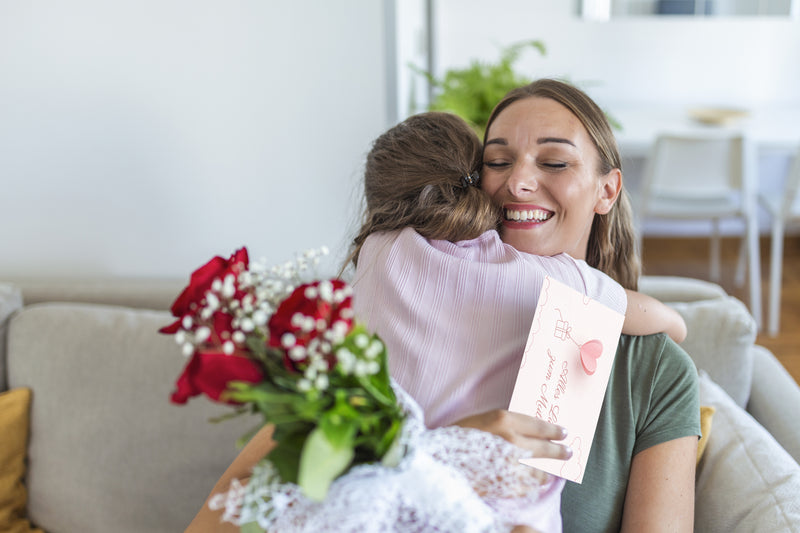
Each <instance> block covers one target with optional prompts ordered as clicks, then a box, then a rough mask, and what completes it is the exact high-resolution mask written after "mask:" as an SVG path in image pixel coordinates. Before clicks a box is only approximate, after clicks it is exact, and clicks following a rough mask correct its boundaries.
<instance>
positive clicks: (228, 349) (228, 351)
mask: <svg viewBox="0 0 800 533" xmlns="http://www.w3.org/2000/svg"><path fill="white" fill-rule="evenodd" d="M235 350H236V346H235V345H234V344H233V342H231V341H225V342H224V343H222V353H224V354H225V355H233V352H234V351H235Z"/></svg>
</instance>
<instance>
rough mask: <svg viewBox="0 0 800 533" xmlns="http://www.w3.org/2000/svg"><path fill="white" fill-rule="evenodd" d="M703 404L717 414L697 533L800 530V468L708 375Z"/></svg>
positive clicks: (699, 493)
mask: <svg viewBox="0 0 800 533" xmlns="http://www.w3.org/2000/svg"><path fill="white" fill-rule="evenodd" d="M700 403H701V404H702V405H710V406H712V407H714V409H715V410H716V412H715V413H714V431H713V432H712V433H711V434H710V435H709V438H708V443H707V445H706V449H705V453H704V454H703V458H702V459H701V460H700V464H699V465H698V469H697V484H696V492H695V531H707V532H714V531H720V532H721V531H724V532H726V533H738V532H745V531H771V532H773V531H774V532H778V531H786V532H789V531H797V527H798V524H800V498H798V497H797V495H798V494H800V466H799V465H798V464H797V463H796V462H795V460H794V459H792V457H791V456H790V455H789V453H788V452H787V451H786V450H784V449H783V448H781V446H780V444H778V442H777V441H776V440H775V439H774V438H773V437H772V435H770V434H769V433H768V432H767V430H765V429H764V428H763V427H762V426H761V425H760V424H759V423H758V422H756V420H755V419H754V418H753V417H751V416H750V415H749V414H748V413H747V412H746V411H744V410H743V409H742V408H740V407H739V406H738V405H736V402H734V401H733V399H731V397H730V396H728V395H727V394H726V393H725V391H723V390H722V388H721V387H720V386H719V385H717V384H716V383H714V381H712V380H711V378H710V377H709V376H708V374H707V373H705V372H701V373H700Z"/></svg>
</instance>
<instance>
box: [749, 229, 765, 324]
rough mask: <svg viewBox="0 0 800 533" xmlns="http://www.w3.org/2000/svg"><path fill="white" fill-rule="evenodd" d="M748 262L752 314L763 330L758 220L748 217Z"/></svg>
mask: <svg viewBox="0 0 800 533" xmlns="http://www.w3.org/2000/svg"><path fill="white" fill-rule="evenodd" d="M747 244H748V250H747V252H748V253H747V255H748V260H749V261H748V262H749V265H748V266H749V268H748V270H749V271H750V272H749V273H750V279H749V285H750V312H751V313H752V314H753V318H755V320H756V326H757V327H758V329H759V331H760V330H761V326H762V321H761V253H760V248H759V245H758V220H757V219H756V218H755V217H748V220H747Z"/></svg>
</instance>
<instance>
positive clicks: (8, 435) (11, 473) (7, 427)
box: [0, 388, 41, 533]
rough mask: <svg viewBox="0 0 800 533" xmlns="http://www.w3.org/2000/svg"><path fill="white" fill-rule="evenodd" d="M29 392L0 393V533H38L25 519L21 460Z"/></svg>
mask: <svg viewBox="0 0 800 533" xmlns="http://www.w3.org/2000/svg"><path fill="white" fill-rule="evenodd" d="M30 403H31V391H30V389H27V388H16V389H12V390H10V391H6V392H2V393H0V435H2V436H3V438H2V439H0V531H5V532H8V533H27V532H38V533H41V530H40V529H35V528H31V525H30V522H28V519H27V518H26V508H25V506H26V503H27V499H28V494H27V492H26V490H25V485H24V479H25V458H26V455H27V447H28V409H29V407H30Z"/></svg>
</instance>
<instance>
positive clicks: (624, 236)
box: [484, 79, 641, 290]
mask: <svg viewBox="0 0 800 533" xmlns="http://www.w3.org/2000/svg"><path fill="white" fill-rule="evenodd" d="M532 97H539V98H550V99H551V100H555V101H556V102H558V103H560V104H561V105H563V106H564V107H566V108H567V109H569V110H570V111H571V112H572V114H573V115H575V116H576V117H577V118H578V120H580V121H581V123H582V124H583V127H584V128H586V131H587V132H588V133H589V137H590V138H591V139H592V142H593V143H594V146H595V148H597V152H598V154H599V155H600V158H599V161H598V167H597V171H598V173H599V175H600V176H605V175H606V174H608V173H609V172H611V170H613V169H615V168H618V169H620V171H622V160H621V158H620V155H619V149H618V148H617V141H616V139H615V138H614V134H613V133H612V131H611V127H610V126H609V124H608V119H607V118H606V115H605V113H604V112H603V110H602V109H600V107H599V106H598V105H597V104H596V103H595V102H594V101H593V100H592V99H591V98H589V96H588V95H587V94H586V93H584V92H583V91H581V90H580V89H578V88H577V87H574V86H573V85H570V84H568V83H565V82H562V81H558V80H552V79H541V80H537V81H535V82H533V83H530V84H528V85H525V86H523V87H518V88H516V89H512V90H511V91H509V92H508V94H506V96H505V97H503V99H502V100H500V102H499V103H498V104H497V106H495V108H494V110H493V111H492V114H491V115H490V116H489V121H488V122H487V124H486V132H487V135H488V132H489V128H490V127H491V125H492V123H493V122H494V120H495V119H496V118H497V116H498V115H499V114H500V113H502V112H503V110H504V109H506V108H507V107H508V106H510V105H511V104H513V103H514V102H516V101H518V100H523V99H525V98H532ZM485 140H486V139H485V138H484V142H485ZM586 262H587V263H588V264H589V266H592V267H595V268H597V269H598V270H601V271H603V272H605V273H606V274H608V275H609V276H611V277H612V278H613V279H614V280H616V281H617V282H618V283H619V284H620V285H622V286H623V287H625V288H626V289H631V290H636V288H637V286H638V283H639V276H640V274H641V263H640V261H639V256H638V254H637V252H636V239H635V234H634V229H633V210H632V208H631V203H630V199H629V198H628V193H627V192H626V190H625V187H624V186H623V187H622V189H621V190H620V193H619V197H618V198H617V201H616V202H615V203H614V206H613V207H612V208H611V210H610V211H609V212H608V213H607V214H605V215H600V214H595V216H594V220H593V222H592V230H591V233H590V234H589V244H588V247H587V250H586Z"/></svg>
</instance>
